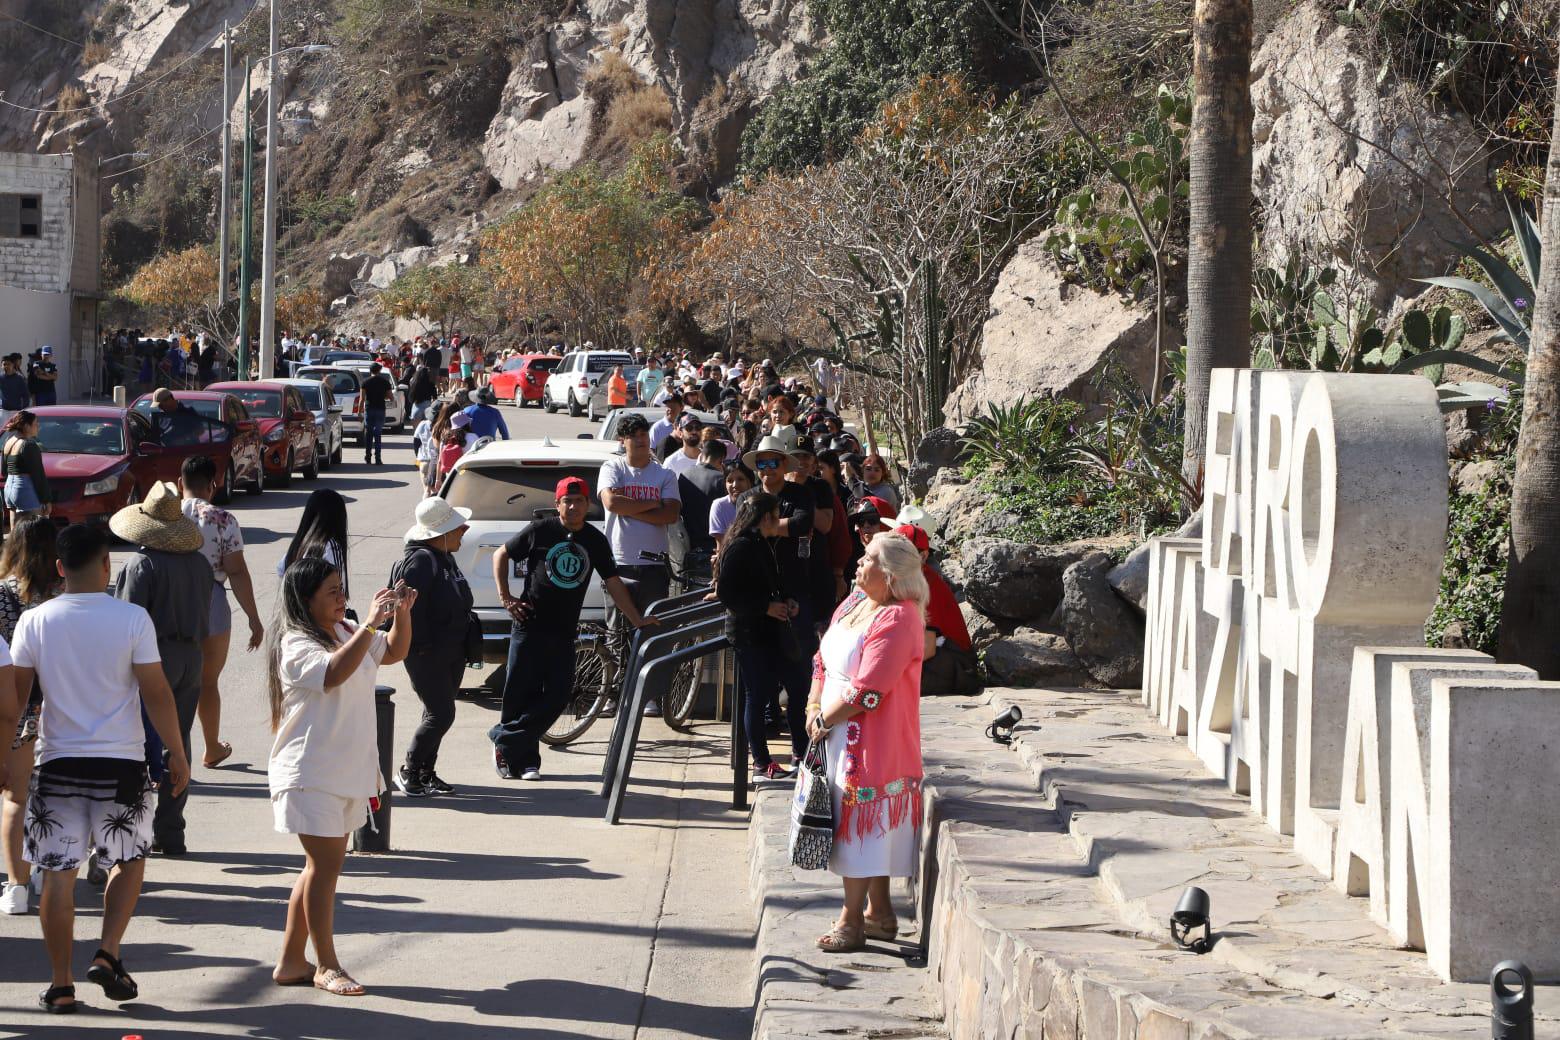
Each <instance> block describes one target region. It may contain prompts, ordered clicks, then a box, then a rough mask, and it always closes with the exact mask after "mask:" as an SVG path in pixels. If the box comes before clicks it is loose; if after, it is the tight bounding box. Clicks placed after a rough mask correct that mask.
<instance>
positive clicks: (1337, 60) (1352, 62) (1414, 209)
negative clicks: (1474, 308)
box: [1251, 0, 1505, 309]
mask: <svg viewBox="0 0 1560 1040" xmlns="http://www.w3.org/2000/svg"><path fill="white" fill-rule="evenodd" d="M1380 66H1381V59H1380V57H1379V56H1373V55H1372V54H1371V53H1370V51H1369V47H1368V44H1367V41H1366V40H1364V39H1363V38H1362V36H1361V34H1360V33H1359V32H1357V31H1356V30H1353V29H1350V28H1348V27H1346V26H1344V25H1342V24H1340V23H1339V21H1338V19H1337V18H1335V17H1334V15H1333V13H1332V12H1331V11H1330V10H1328V9H1327V8H1326V7H1325V6H1324V5H1323V4H1321V3H1318V2H1317V0H1304V2H1302V3H1300V4H1299V5H1297V6H1296V7H1295V9H1294V10H1293V11H1292V12H1291V13H1290V14H1289V15H1287V16H1286V17H1284V18H1283V19H1281V20H1280V21H1279V22H1278V23H1277V24H1276V25H1275V26H1274V27H1273V29H1272V31H1271V32H1269V34H1268V36H1267V39H1266V40H1265V41H1264V42H1263V44H1262V47H1261V48H1260V49H1259V50H1258V52H1257V54H1256V56H1255V58H1254V60H1253V61H1252V66H1251V100H1252V105H1253V109H1254V118H1253V120H1252V142H1253V146H1254V147H1253V151H1252V190H1253V193H1254V194H1255V196H1256V198H1257V200H1258V201H1259V202H1260V204H1261V205H1260V207H1259V210H1260V212H1261V214H1262V226H1261V227H1260V228H1258V234H1257V240H1258V242H1259V243H1260V248H1261V254H1260V256H1259V260H1260V262H1262V263H1266V264H1274V265H1281V264H1283V263H1284V261H1285V259H1286V258H1287V257H1288V256H1289V255H1290V254H1291V253H1296V252H1299V253H1303V254H1305V255H1308V256H1312V257H1315V256H1316V255H1317V254H1318V253H1319V254H1321V259H1322V260H1324V261H1326V262H1329V263H1332V264H1334V265H1335V266H1338V267H1340V268H1341V269H1343V270H1345V271H1347V272H1348V273H1349V274H1350V275H1352V276H1354V277H1357V278H1359V279H1361V280H1363V281H1364V282H1366V283H1367V284H1368V285H1369V286H1371V287H1373V288H1374V295H1375V302H1376V304H1377V305H1378V306H1381V307H1383V309H1385V307H1386V305H1388V304H1389V303H1390V302H1391V300H1392V298H1393V297H1394V296H1400V295H1411V294H1414V293H1417V292H1419V291H1420V290H1421V289H1422V288H1423V287H1422V286H1420V285H1419V284H1417V283H1414V282H1412V281H1411V279H1414V278H1423V277H1425V276H1427V275H1433V274H1444V273H1446V271H1447V270H1448V269H1449V268H1450V266H1451V265H1452V264H1453V263H1455V262H1456V260H1457V259H1458V256H1459V250H1458V249H1457V247H1456V244H1455V243H1458V242H1466V241H1469V240H1470V238H1472V235H1471V233H1470V231H1469V229H1468V228H1467V227H1465V226H1464V225H1463V223H1462V222H1461V221H1460V220H1459V219H1458V218H1457V217H1455V216H1453V209H1452V208H1451V207H1450V206H1448V204H1447V202H1446V197H1447V195H1448V192H1450V194H1451V196H1452V197H1453V198H1454V199H1455V202H1456V208H1457V209H1458V210H1460V211H1461V212H1462V213H1463V214H1464V216H1465V217H1466V218H1467V219H1468V220H1469V221H1470V222H1471V223H1472V224H1473V226H1474V227H1475V228H1477V229H1478V230H1479V231H1480V232H1481V233H1482V234H1484V235H1486V236H1487V237H1492V236H1493V235H1494V234H1495V233H1496V232H1498V231H1499V230H1500V229H1501V228H1502V227H1504V226H1505V216H1504V214H1503V213H1501V212H1500V211H1499V210H1498V208H1497V207H1496V205H1495V200H1494V199H1493V198H1492V196H1491V193H1490V189H1489V181H1490V173H1491V170H1490V159H1491V156H1490V153H1489V151H1488V149H1487V147H1486V145H1485V143H1484V138H1483V136H1482V135H1481V134H1480V133H1478V131H1476V130H1475V129H1474V126H1473V124H1472V122H1471V121H1470V120H1469V119H1468V118H1467V117H1466V116H1464V115H1462V114H1461V113H1457V112H1453V111H1451V110H1449V109H1445V108H1442V107H1437V106H1432V105H1431V104H1430V103H1429V102H1427V101H1425V100H1424V99H1423V98H1421V97H1416V96H1412V95H1410V94H1408V93H1406V92H1405V93H1403V94H1401V95H1393V94H1391V93H1390V92H1389V94H1388V96H1383V94H1382V92H1381V91H1382V88H1381V87H1380V86H1379V85H1378V77H1377V72H1378V71H1379V69H1380ZM1444 171H1452V172H1451V173H1450V174H1447V173H1446V172H1444Z"/></svg>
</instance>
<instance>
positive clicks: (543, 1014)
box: [0, 408, 753, 1040]
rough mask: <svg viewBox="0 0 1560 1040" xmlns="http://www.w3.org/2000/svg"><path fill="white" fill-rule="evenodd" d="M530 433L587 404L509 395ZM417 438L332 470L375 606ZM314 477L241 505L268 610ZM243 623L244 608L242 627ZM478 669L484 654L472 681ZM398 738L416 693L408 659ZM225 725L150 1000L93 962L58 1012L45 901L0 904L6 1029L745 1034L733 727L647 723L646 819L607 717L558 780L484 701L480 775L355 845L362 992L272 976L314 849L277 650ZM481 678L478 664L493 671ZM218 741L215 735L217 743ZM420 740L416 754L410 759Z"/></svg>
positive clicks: (357, 566) (153, 929)
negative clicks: (616, 763)
mask: <svg viewBox="0 0 1560 1040" xmlns="http://www.w3.org/2000/svg"><path fill="white" fill-rule="evenodd" d="M505 415H506V418H507V419H508V421H509V423H510V428H511V431H512V432H513V433H514V434H515V436H517V437H535V436H540V435H542V434H543V433H548V434H551V435H552V436H553V437H554V438H555V439H557V438H560V437H573V436H575V435H576V434H577V433H581V432H584V431H585V430H586V429H587V426H586V423H585V420H583V419H578V420H576V419H570V418H568V417H567V416H566V415H562V414H560V415H558V416H546V415H544V414H543V413H541V412H540V411H539V410H532V409H527V410H526V411H524V412H523V413H522V412H516V411H515V410H514V409H510V408H506V409H505ZM409 440H410V439H409V437H407V436H398V437H394V438H387V447H386V452H385V457H386V458H387V459H392V458H393V460H394V463H395V464H394V465H387V466H376V467H366V466H363V465H362V464H361V463H357V462H354V461H352V460H353V459H354V458H355V457H356V456H355V455H354V453H352V451H351V450H350V448H349V451H348V455H347V459H348V464H347V465H346V466H344V467H340V468H338V469H337V470H335V471H334V472H332V473H330V474H328V475H327V476H324V477H322V478H321V480H320V481H319V483H318V485H316V486H324V487H334V488H336V489H337V490H338V491H340V492H341V493H342V494H343V495H345V496H346V497H347V499H348V501H349V502H350V503H351V505H350V509H351V525H352V547H351V567H352V573H353V577H354V578H355V581H354V583H353V584H354V587H355V588H356V589H357V590H359V591H358V592H357V595H356V599H358V600H359V601H360V605H361V601H365V600H366V598H367V593H368V591H369V590H370V589H372V588H374V587H377V583H378V582H380V581H382V580H383V576H384V575H386V574H387V573H388V572H389V568H390V565H391V564H392V563H393V562H394V561H395V560H396V559H398V558H399V557H400V546H401V535H402V533H403V532H404V531H405V529H406V528H407V527H408V526H409V525H410V523H411V513H412V509H413V507H414V506H415V505H416V502H417V500H418V497H419V492H418V490H417V489H416V482H415V479H414V473H413V470H412V467H411V464H410V457H411V452H410V446H409ZM309 487H310V485H308V484H302V483H296V482H295V483H294V485H293V488H292V489H291V490H289V491H285V492H278V491H274V490H273V491H268V492H267V493H266V494H265V495H263V496H262V497H261V498H260V499H259V500H258V501H255V502H253V503H251V501H249V500H247V499H243V498H241V499H240V502H239V504H238V506H237V511H238V514H239V517H240V520H241V522H242V523H243V525H244V530H245V537H246V540H247V542H248V544H249V546H250V548H249V549H248V551H247V555H248V556H249V558H250V567H251V569H252V570H253V571H254V572H255V573H256V574H257V575H260V576H261V577H260V581H259V588H260V593H261V600H262V604H261V606H262V610H263V611H264V612H265V614H266V616H267V617H269V615H270V610H271V607H272V604H273V603H274V597H275V592H276V579H275V576H274V575H275V565H276V560H277V559H278V558H279V557H280V556H281V554H282V552H283V551H284V550H285V548H286V541H287V538H288V537H289V536H290V534H291V532H292V530H293V528H294V526H295V525H296V523H297V520H298V516H299V513H300V511H301V508H302V504H303V501H304V499H305V498H306V497H307V495H308V490H309ZM241 626H242V622H241V621H240V627H241ZM476 674H477V673H475V672H471V673H468V676H470V677H471V678H472V679H473V680H474V679H475V677H476ZM380 675H381V681H382V682H387V683H389V684H391V685H393V686H395V687H396V688H397V690H398V691H399V692H398V694H397V697H396V700H397V703H398V705H399V710H398V712H397V717H396V739H397V747H398V749H404V747H405V745H406V742H407V740H408V738H409V737H410V735H411V732H412V729H413V728H414V726H415V722H416V718H417V714H418V712H417V711H416V701H415V698H414V697H413V696H412V695H411V689H410V685H409V684H408V683H407V681H406V676H405V673H404V672H403V671H402V669H401V668H400V667H399V666H396V667H394V668H388V669H385V670H384V671H382V672H381V673H380ZM225 679H226V682H225V689H224V720H223V735H224V737H225V738H226V739H228V740H230V741H231V742H232V743H233V744H234V746H235V748H236V749H237V751H236V753H235V755H234V757H233V758H232V759H231V760H230V763H229V764H228V765H225V766H224V767H223V768H221V769H218V770H208V769H203V768H202V767H201V766H200V765H199V764H197V765H196V767H195V781H196V782H195V783H194V784H193V785H192V788H191V790H192V795H191V799H190V806H189V817H188V818H189V820H190V821H191V823H190V832H189V844H190V849H191V854H190V855H189V856H188V857H187V858H184V859H177V860H171V859H162V858H154V859H153V860H152V861H151V862H150V863H149V865H148V868H147V887H146V891H145V894H144V895H143V896H142V899H141V903H140V908H139V910H138V916H137V919H136V921H135V922H134V923H133V924H132V926H131V929H130V932H129V935H128V936H127V941H126V947H125V959H126V964H127V966H128V967H129V969H130V970H131V971H132V972H133V973H134V974H135V975H136V977H137V979H138V981H139V983H140V986H141V992H142V996H141V998H140V999H139V1000H137V1001H133V1002H131V1003H129V1004H125V1005H122V1006H119V1007H117V1008H116V1007H115V1006H114V1005H112V1004H110V1003H109V1002H108V1001H107V1000H105V999H104V998H103V997H102V995H101V993H100V992H99V991H98V989H97V987H95V986H91V985H89V984H86V983H85V982H84V981H83V980H79V979H78V987H79V992H80V995H81V996H82V997H83V998H84V1000H85V1001H86V1002H88V1003H90V1004H93V1005H95V1006H94V1007H93V1008H91V1009H90V1010H88V1009H83V1012H82V1013H81V1014H78V1015H76V1016H74V1017H71V1018H54V1017H52V1016H46V1015H44V1014H43V1013H42V1012H41V1011H39V1010H37V1009H36V1005H35V1000H36V997H37V993H38V991H39V989H41V988H42V987H43V985H44V984H45V981H46V979H47V971H46V967H45V961H44V955H43V946H42V941H41V939H40V938H39V930H38V920H37V917H36V916H28V917H0V1037H17V1036H25V1037H71V1038H75V1037H115V1038H118V1037H121V1036H125V1035H127V1034H139V1035H141V1036H144V1037H146V1038H147V1040H152V1038H154V1037H162V1036H173V1035H182V1036H191V1035H195V1036H249V1037H262V1038H277V1040H284V1038H285V1040H293V1038H313V1037H319V1038H330V1040H347V1038H357V1037H372V1038H375V1040H392V1038H394V1040H411V1038H420V1037H430V1038H434V1037H436V1038H438V1040H467V1038H478V1037H483V1038H485V1037H526V1038H536V1040H550V1038H559V1040H561V1038H564V1037H576V1036H590V1037H644V1038H650V1037H673V1036H676V1037H709V1038H725V1037H745V1036H747V1035H748V1033H749V1029H750V1017H749V1015H750V1012H749V1004H750V1002H751V999H752V985H753V980H752V967H753V965H752V946H753V914H752V911H751V908H750V904H749V902H748V896H747V891H746V876H747V867H746V860H745V855H744V848H745V836H744V828H745V824H746V819H745V816H739V814H736V813H733V812H731V811H730V809H729V808H727V807H726V806H728V805H729V801H728V800H726V799H729V794H727V793H726V792H728V791H729V787H723V783H724V784H729V772H727V773H724V775H723V771H722V766H723V765H724V762H725V757H724V756H725V753H726V751H725V749H726V740H725V737H724V728H723V727H721V726H717V725H714V724H708V725H705V726H703V727H700V728H698V729H697V730H696V731H695V732H694V734H693V735H692V737H691V738H689V737H679V736H677V735H676V734H674V733H673V732H672V731H671V730H669V729H667V728H666V727H665V726H664V725H662V724H661V723H659V722H655V721H648V722H647V723H646V726H645V733H646V736H647V737H648V738H650V739H652V740H654V741H655V742H656V743H654V744H653V745H649V746H647V748H646V753H645V754H643V755H642V756H641V757H640V759H639V763H638V765H637V767H636V776H635V780H636V785H635V790H634V792H633V793H632V795H631V796H630V799H629V802H628V803H627V812H626V814H625V816H626V818H625V822H624V824H623V825H622V826H619V827H616V828H609V827H608V826H606V825H605V824H604V823H602V822H601V811H602V808H603V805H604V803H603V802H602V801H601V800H600V799H599V798H597V796H596V794H595V791H594V785H595V783H596V781H597V779H598V778H599V775H600V767H601V752H602V741H604V740H605V737H606V733H605V731H604V727H601V726H598V728H597V730H593V731H592V732H591V733H590V734H588V735H587V736H588V737H594V738H596V740H594V741H590V740H587V741H586V742H583V743H581V744H578V745H576V746H575V747H574V748H572V749H570V750H569V751H567V752H558V753H553V752H549V753H547V760H546V762H545V765H544V768H545V771H546V776H547V779H546V780H545V781H544V782H543V783H540V784H525V785H523V786H522V785H521V784H519V783H514V782H505V781H502V780H499V779H498V778H497V777H496V775H495V774H494V772H493V769H492V765H491V753H490V747H491V745H489V743H488V741H487V739H486V736H485V731H486V730H487V728H488V726H490V725H491V724H492V722H493V720H494V718H495V715H496V711H497V707H498V705H497V703H496V702H495V701H493V700H492V699H487V698H479V699H476V700H466V701H462V703H461V704H460V708H459V714H458V717H457V719H456V723H455V728H454V729H453V730H452V731H451V733H450V735H449V737H448V738H446V740H445V743H444V749H443V752H442V754H441V756H440V762H439V772H440V773H441V774H442V775H443V776H444V777H445V779H447V780H449V781H450V782H451V783H452V784H454V785H456V787H457V788H459V792H460V793H459V794H457V795H455V796H452V797H447V798H442V799H437V800H434V799H428V800H419V801H415V802H413V801H410V800H408V799H405V798H401V797H399V796H398V797H397V799H396V801H395V803H394V805H395V809H394V831H393V836H394V845H395V848H396V852H395V853H394V854H392V855H388V856H352V857H350V858H349V859H348V865H347V873H346V876H345V877H344V878H343V880H342V885H341V896H340V898H339V900H338V910H337V920H336V925H337V932H338V949H339V950H340V954H341V958H342V962H343V964H345V965H346V966H347V968H348V969H350V970H351V971H352V972H353V973H354V974H356V976H357V977H358V979H359V980H360V981H362V982H363V983H364V985H366V986H367V987H368V989H369V995H368V996H367V997H364V998H360V999H356V1000H353V999H348V998H341V997H333V996H329V995H327V994H324V993H319V992H316V991H314V990H304V989H278V988H276V987H274V986H272V985H271V983H270V970H271V966H272V963H273V961H272V958H274V956H275V955H276V952H277V949H278V944H279V942H280V939H281V927H282V921H283V917H284V913H285V908H286V898H287V893H288V890H289V888H290V887H291V885H292V881H293V878H294V876H295V874H296V871H297V869H298V867H299V866H300V865H301V862H302V856H301V853H300V850H299V848H298V846H297V842H296V839H294V838H292V837H290V836H287V835H281V834H277V833H275V832H274V831H273V830H272V824H271V811H270V803H269V800H268V798H267V792H266V776H265V758H266V750H267V748H268V746H269V741H270V736H269V732H268V727H267V724H266V720H265V710H264V706H263V705H264V700H265V694H264V689H263V682H264V676H263V665H262V663H261V661H260V659H259V657H258V655H246V654H244V653H242V652H241V651H240V650H238V648H237V640H235V650H234V655H233V657H232V658H231V659H230V661H229V664H228V667H227V674H226V676H225ZM472 684H473V685H475V682H474V681H473V683H472ZM200 753H201V747H200V741H199V738H198V737H197V738H196V749H195V755H196V756H197V757H198V756H199V754H200ZM398 757H399V756H398ZM77 905H78V910H79V916H78V918H77V928H76V934H77V937H78V941H77V945H76V958H75V960H76V965H77V970H78V972H84V971H85V970H86V966H87V964H88V961H89V959H90V957H91V954H92V950H93V948H94V945H95V942H94V940H95V938H96V935H97V931H96V929H97V918H98V915H99V912H100V910H101V907H102V903H101V898H100V897H99V895H98V893H97V891H96V890H95V889H92V888H91V887H90V886H88V885H87V884H86V882H85V881H81V882H78V888H77Z"/></svg>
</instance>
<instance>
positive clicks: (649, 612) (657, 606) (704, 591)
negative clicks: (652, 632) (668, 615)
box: [645, 585, 713, 617]
mask: <svg viewBox="0 0 1560 1040" xmlns="http://www.w3.org/2000/svg"><path fill="white" fill-rule="evenodd" d="M712 587H713V586H710V585H701V586H699V587H698V588H696V589H689V590H688V591H687V592H679V593H678V594H677V595H675V596H667V597H666V598H665V599H658V600H656V601H655V602H653V603H651V604H650V605H649V606H648V607H646V608H645V616H646V617H660V616H661V613H662V612H663V611H668V610H675V609H676V608H678V607H682V606H686V605H687V604H689V603H693V602H695V601H697V600H702V599H703V598H704V597H705V596H707V595H709V592H710V589H711V588H712Z"/></svg>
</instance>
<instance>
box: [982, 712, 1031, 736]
mask: <svg viewBox="0 0 1560 1040" xmlns="http://www.w3.org/2000/svg"><path fill="white" fill-rule="evenodd" d="M1023 718H1024V713H1023V711H1022V710H1021V709H1020V708H1019V706H1018V705H1016V704H1015V705H1013V706H1012V707H1011V708H1009V709H1008V710H1007V711H1004V712H1003V713H1002V714H1001V715H998V716H997V717H996V718H995V719H994V720H992V723H991V725H989V726H987V727H986V736H988V737H990V738H991V739H992V740H994V741H996V742H997V743H998V744H1011V743H1013V727H1014V726H1016V725H1018V724H1019V723H1020V722H1021V721H1023Z"/></svg>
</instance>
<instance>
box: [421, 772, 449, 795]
mask: <svg viewBox="0 0 1560 1040" xmlns="http://www.w3.org/2000/svg"><path fill="white" fill-rule="evenodd" d="M422 785H423V786H424V787H426V788H427V789H428V792H429V793H430V794H454V793H455V788H453V787H451V786H450V785H449V784H447V783H445V782H444V781H443V780H442V779H440V778H439V774H438V773H435V772H434V771H433V770H431V769H430V770H428V771H427V772H426V773H424V774H423V775H422Z"/></svg>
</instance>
